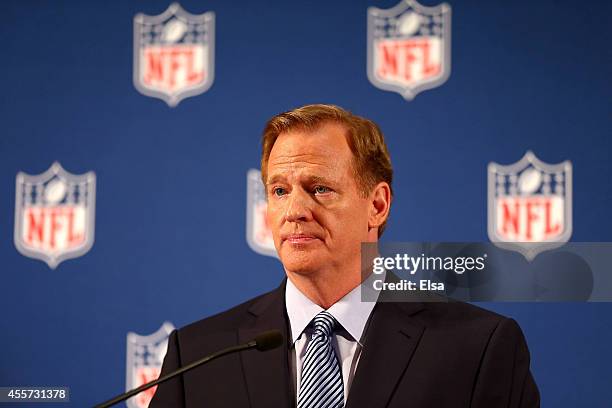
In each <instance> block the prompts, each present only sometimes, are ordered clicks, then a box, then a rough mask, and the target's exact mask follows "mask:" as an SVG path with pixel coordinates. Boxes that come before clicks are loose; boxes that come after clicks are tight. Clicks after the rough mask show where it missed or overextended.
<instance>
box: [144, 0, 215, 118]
mask: <svg viewBox="0 0 612 408" xmlns="http://www.w3.org/2000/svg"><path fill="white" fill-rule="evenodd" d="M214 56H215V14H214V13H213V12H208V13H204V14H200V15H194V14H190V13H187V12H186V11H185V10H183V9H182V8H181V6H180V5H179V4H178V3H173V4H172V5H171V6H170V7H168V10H166V11H165V12H163V13H162V14H160V15H158V16H148V15H145V14H137V15H136V17H134V86H135V87H136V89H138V91H139V92H140V93H142V94H144V95H148V96H152V97H155V98H160V99H163V100H164V101H166V103H168V105H169V106H176V105H177V104H178V103H179V102H180V101H181V100H183V99H185V98H187V97H190V96H194V95H199V94H201V93H203V92H205V91H206V90H208V88H210V86H211V85H212V83H213V79H214V74H215V72H214Z"/></svg>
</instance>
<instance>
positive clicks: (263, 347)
mask: <svg viewBox="0 0 612 408" xmlns="http://www.w3.org/2000/svg"><path fill="white" fill-rule="evenodd" d="M281 344H283V335H282V334H281V332H280V331H279V330H270V331H266V332H263V333H260V334H259V335H257V337H255V338H254V339H253V340H251V341H249V342H248V343H245V344H239V345H237V346H232V347H228V348H226V349H223V350H221V351H217V352H216V353H213V354H210V355H208V356H206V357H203V358H201V359H200V360H197V361H194V362H193V363H191V364H189V365H186V366H185V367H181V368H179V369H178V370H176V371H174V372H172V373H170V374H166V375H164V376H163V377H159V378H158V379H157V380H154V381H151V382H148V383H146V384H143V385H141V386H140V387H138V388H134V389H133V390H131V391H128V392H126V393H124V394H121V395H117V396H116V397H115V398H113V399H110V400H108V401H106V402H104V403H102V404H98V405H96V406H95V407H94V408H108V407H111V406H113V405H115V404H117V403H118V402H121V401H124V400H126V399H128V398H130V397H133V396H134V395H136V394H138V393H140V392H142V391H144V390H147V389H149V388H151V387H153V386H155V385H157V384H161V383H163V382H165V381H168V380H169V379H171V378H174V377H176V376H177V375H179V374H183V373H184V372H187V371H189V370H191V369H193V368H196V367H198V366H200V365H202V364H204V363H208V362H209V361H212V360H214V359H216V358H217V357H221V356H224V355H226V354H231V353H235V352H236V351H243V350H248V349H251V348H254V349H257V350H259V351H268V350H272V349H275V348H277V347H279V346H280V345H281Z"/></svg>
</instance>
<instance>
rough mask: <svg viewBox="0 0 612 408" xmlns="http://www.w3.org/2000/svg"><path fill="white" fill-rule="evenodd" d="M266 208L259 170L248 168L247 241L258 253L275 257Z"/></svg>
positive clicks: (264, 190)
mask: <svg viewBox="0 0 612 408" xmlns="http://www.w3.org/2000/svg"><path fill="white" fill-rule="evenodd" d="M267 208H268V204H267V201H266V188H265V187H264V185H263V183H262V182H261V172H260V171H259V170H255V169H250V170H249V171H248V173H247V215H246V216H247V225H246V226H247V228H246V239H247V243H248V244H249V246H250V247H251V249H252V250H253V251H255V252H257V253H258V254H261V255H267V256H273V257H276V256H277V254H276V248H275V247H274V240H273V239H272V231H271V230H270V227H269V226H268V223H267V220H266V212H267Z"/></svg>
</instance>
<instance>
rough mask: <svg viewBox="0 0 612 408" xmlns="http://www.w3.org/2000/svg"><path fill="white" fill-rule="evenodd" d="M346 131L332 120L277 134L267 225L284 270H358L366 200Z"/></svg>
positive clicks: (364, 235)
mask: <svg viewBox="0 0 612 408" xmlns="http://www.w3.org/2000/svg"><path fill="white" fill-rule="evenodd" d="M345 133H346V129H345V128H344V127H343V126H342V125H340V124H337V123H333V122H332V123H325V124H322V125H321V126H320V127H319V128H318V129H316V130H314V131H304V130H295V131H291V132H287V133H281V134H280V135H279V136H278V138H277V140H276V142H275V143H274V146H273V148H272V151H271V152H270V158H269V161H268V179H267V183H266V190H267V196H268V224H269V225H270V228H271V230H272V235H273V237H274V245H275V247H276V250H277V251H278V254H279V256H280V259H281V261H282V263H283V266H284V267H285V269H286V270H287V271H289V272H293V273H298V274H310V273H314V272H317V271H321V270H323V269H326V268H333V269H335V270H342V269H346V268H347V267H351V269H352V268H353V267H354V268H357V271H359V269H358V268H359V267H360V251H361V249H360V248H361V242H364V241H367V240H368V209H369V202H368V199H366V198H364V197H362V194H360V191H359V190H358V186H357V182H356V180H355V177H354V173H353V167H352V153H351V150H350V148H349V146H348V143H347V141H346V137H345ZM333 269H332V270H333Z"/></svg>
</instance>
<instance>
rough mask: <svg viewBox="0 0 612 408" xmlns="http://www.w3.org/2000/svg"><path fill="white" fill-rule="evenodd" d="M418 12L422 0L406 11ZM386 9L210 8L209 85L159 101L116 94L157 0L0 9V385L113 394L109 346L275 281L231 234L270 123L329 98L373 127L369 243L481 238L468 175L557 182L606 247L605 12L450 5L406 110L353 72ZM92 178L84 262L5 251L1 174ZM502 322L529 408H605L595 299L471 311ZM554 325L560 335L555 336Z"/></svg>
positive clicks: (601, 7)
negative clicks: (377, 227) (376, 147)
mask: <svg viewBox="0 0 612 408" xmlns="http://www.w3.org/2000/svg"><path fill="white" fill-rule="evenodd" d="M423 3H424V4H426V5H436V4H437V2H436V1H430V0H427V1H423ZM395 4H396V0H381V1H377V0H368V1H363V0H360V1H313V2H304V1H268V2H247V1H230V2H215V1H212V0H188V1H187V0H185V1H182V3H181V5H182V6H183V7H184V8H185V9H186V10H187V11H190V12H192V13H196V14H198V13H203V12H205V11H214V12H215V13H216V59H215V66H216V68H215V71H216V72H215V81H214V84H213V85H212V87H211V88H210V90H209V91H208V92H206V93H204V94H202V95H199V96H195V97H192V98H189V99H186V100H184V101H182V102H181V103H180V104H179V105H178V106H177V107H176V108H169V107H168V106H167V105H166V104H165V103H164V102H162V101H161V100H159V99H154V98H149V97H146V96H143V95H141V94H140V93H138V92H137V91H136V90H135V89H134V86H133V84H132V51H133V49H132V30H133V17H134V15H135V14H137V13H139V12H143V13H145V14H150V15H155V14H159V13H161V12H163V11H164V10H165V9H166V8H167V7H168V5H169V2H168V1H134V0H130V1H106V2H85V1H59V0H58V1H53V2H47V1H3V2H2V4H1V5H0V34H1V38H2V39H3V41H2V45H3V47H2V48H3V52H2V63H1V65H0V88H1V89H2V98H0V117H1V118H2V123H1V127H0V191H2V194H1V196H0V197H1V199H0V234H2V236H1V238H0V260H1V262H2V264H1V268H0V269H1V272H0V274H1V275H0V277H1V282H2V284H1V287H2V292H1V295H0V307H1V309H2V311H3V312H2V319H0V333H1V335H0V386H8V385H63V386H69V387H70V388H71V400H72V401H71V405H72V406H78V407H82V406H87V405H91V404H93V403H96V402H100V401H102V400H104V399H106V398H109V397H110V396H112V395H113V394H115V393H118V392H121V391H122V390H123V389H124V388H125V370H126V368H125V364H126V362H125V358H126V334H127V333H128V332H130V331H134V332H137V333H141V334H148V333H152V332H154V331H155V330H157V329H158V328H159V326H160V325H161V323H162V322H164V321H171V322H172V323H174V325H176V326H177V327H178V326H182V325H185V324H187V323H189V322H192V321H194V320H197V319H200V318H202V317H204V316H207V315H210V314H213V313H216V312H219V311H222V310H224V309H227V308H229V307H230V306H232V305H235V304H237V303H240V302H242V301H244V300H246V299H248V298H251V297H253V296H254V295H256V294H259V293H261V292H264V291H267V290H269V289H271V288H273V287H276V286H277V285H278V283H279V282H280V280H281V279H282V277H283V271H282V267H281V265H280V263H279V262H278V261H277V260H276V259H274V258H271V257H265V256H262V255H258V254H256V253H255V252H253V251H252V250H251V249H250V248H249V247H248V245H247V243H246V240H245V238H244V236H245V205H246V172H247V170H248V169H249V168H256V167H258V164H259V158H260V156H259V155H260V147H259V140H260V134H261V130H262V128H263V125H264V123H265V121H266V120H267V119H268V118H269V117H271V116H272V115H274V114H276V113H278V112H281V111H285V110H288V109H291V108H293V107H296V106H299V105H303V104H307V103H320V102H323V103H334V104H338V105H340V106H343V107H345V108H347V109H349V110H351V111H353V112H355V113H357V114H360V115H363V116H366V117H368V118H371V119H372V120H374V121H376V122H377V123H378V124H379V125H380V126H381V128H382V130H383V131H384V133H385V135H386V138H387V142H388V145H389V148H390V151H391V153H392V159H393V163H394V168H395V174H396V180H397V181H396V184H395V185H394V188H395V192H396V197H395V200H394V205H393V208H392V215H391V220H390V222H389V227H388V230H387V232H386V233H385V237H384V238H385V240H387V241H419V240H423V241H427V240H429V241H487V240H488V237H487V232H486V231H487V199H486V188H487V186H486V168H487V164H488V163H489V162H491V161H496V162H498V163H503V164H507V163H513V162H516V161H517V160H519V159H520V158H521V157H522V156H523V154H524V153H525V151H527V150H533V151H534V152H535V154H536V155H537V156H538V157H539V158H540V159H542V160H543V161H545V162H549V163H558V162H560V161H563V160H566V159H569V160H571V161H572V163H573V168H574V199H573V203H574V213H573V216H574V222H573V227H574V228H573V236H572V240H573V241H610V240H612V232H611V231H612V221H611V220H610V216H609V211H610V208H612V183H611V182H610V180H611V178H610V176H611V175H612V165H611V162H610V159H609V157H610V153H611V151H612V149H611V143H610V136H611V135H610V130H611V126H610V123H611V112H610V106H611V102H612V98H611V97H612V88H611V85H612V81H611V79H610V78H611V77H610V73H611V72H612V52H611V50H612V47H611V46H610V42H611V41H612V25H611V24H610V23H609V16H610V15H612V3H610V2H607V1H585V2H577V1H575V0H541V1H537V2H533V1H476V0H473V1H468V0H452V1H451V2H450V5H451V6H452V12H453V15H452V22H453V23H452V24H453V28H452V38H453V44H452V73H451V76H450V78H449V80H448V81H447V82H446V83H445V84H444V85H442V86H441V87H439V88H435V89H432V90H429V91H426V92H423V93H421V94H419V95H418V96H417V97H416V99H414V100H413V101H411V102H407V101H405V100H404V99H403V98H402V97H401V96H400V95H398V94H396V93H392V92H385V91H382V90H380V89H377V88H375V87H374V86H372V85H371V84H370V83H369V81H368V79H367V76H366V10H367V7H369V6H376V7H380V8H389V7H392V6H394V5H395ZM56 160H57V161H59V162H60V163H61V164H62V165H63V166H64V168H65V169H66V170H68V171H70V172H72V173H78V174H80V173H84V172H86V171H90V170H93V171H95V173H96V176H97V194H96V196H97V202H96V233H95V244H94V246H93V248H92V249H91V250H90V251H89V252H88V253H87V254H86V255H84V256H82V257H80V258H76V259H72V260H68V261H65V262H63V263H62V264H60V265H59V267H58V268H57V269H55V270H51V269H50V268H49V267H48V266H47V265H46V264H45V263H44V262H41V261H39V260H34V259H30V258H27V257H24V256H23V255H21V254H20V253H18V252H17V250H16V249H15V246H14V244H13V223H14V211H15V176H16V174H17V173H18V172H19V171H24V172H26V173H30V174H38V173H41V172H43V171H45V170H46V169H47V168H48V167H49V166H50V165H51V163H52V162H54V161H56ZM483 306H484V307H488V308H490V309H493V310H495V311H498V312H500V313H503V314H506V315H508V316H511V317H513V318H515V319H516V320H517V321H518V322H519V324H520V325H521V327H522V328H523V330H524V332H525V335H526V337H527V340H528V344H529V347H530V350H531V355H532V368H533V373H534V376H535V378H536V381H537V383H538V385H539V387H540V390H541V393H542V401H543V406H544V407H604V406H609V404H610V401H612V387H610V385H611V384H612V374H611V369H610V364H611V363H612V352H611V351H610V344H612V317H610V316H611V315H612V304H580V303H565V304H562V303H557V304H535V303H533V304H531V303H529V304H526V303H520V304H517V303H504V304H499V303H496V304H484V305H483ZM570 322H571V324H570Z"/></svg>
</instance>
